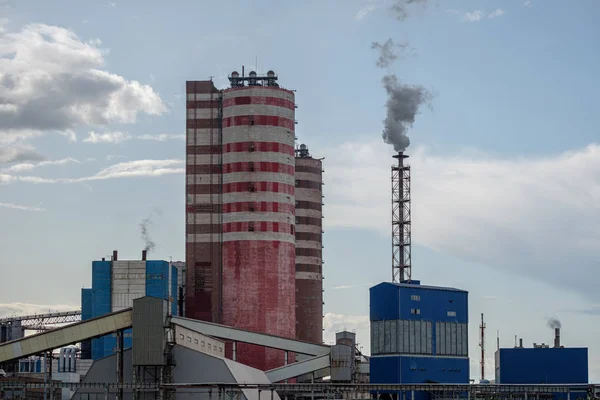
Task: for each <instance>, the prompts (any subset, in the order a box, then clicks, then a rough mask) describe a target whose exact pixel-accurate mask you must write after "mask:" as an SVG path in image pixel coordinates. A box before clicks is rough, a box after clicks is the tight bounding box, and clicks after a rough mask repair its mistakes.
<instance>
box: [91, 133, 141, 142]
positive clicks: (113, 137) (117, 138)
mask: <svg viewBox="0 0 600 400" xmlns="http://www.w3.org/2000/svg"><path fill="white" fill-rule="evenodd" d="M128 139H130V136H129V135H128V134H127V133H125V132H104V133H96V132H94V131H91V132H89V133H88V137H87V138H85V139H84V140H83V141H84V142H87V143H120V142H122V141H124V140H128Z"/></svg>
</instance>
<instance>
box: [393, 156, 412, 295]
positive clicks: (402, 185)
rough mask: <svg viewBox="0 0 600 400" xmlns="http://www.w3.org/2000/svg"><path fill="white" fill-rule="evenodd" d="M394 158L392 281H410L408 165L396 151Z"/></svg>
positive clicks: (403, 157)
mask: <svg viewBox="0 0 600 400" xmlns="http://www.w3.org/2000/svg"><path fill="white" fill-rule="evenodd" d="M394 158H397V159H398V165H392V282H397V283H401V282H410V281H411V260H410V258H411V257H410V255H411V251H410V231H411V223H410V165H408V164H405V163H404V159H405V158H408V156H407V155H405V154H404V153H403V152H398V154H397V155H395V156H394Z"/></svg>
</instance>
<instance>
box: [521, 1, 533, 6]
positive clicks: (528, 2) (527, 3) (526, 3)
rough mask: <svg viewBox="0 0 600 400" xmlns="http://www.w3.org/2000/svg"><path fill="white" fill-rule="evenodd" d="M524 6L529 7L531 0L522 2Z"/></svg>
mask: <svg viewBox="0 0 600 400" xmlns="http://www.w3.org/2000/svg"><path fill="white" fill-rule="evenodd" d="M523 6H524V7H531V0H527V1H526V2H525V3H523Z"/></svg>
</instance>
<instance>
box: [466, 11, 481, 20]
mask: <svg viewBox="0 0 600 400" xmlns="http://www.w3.org/2000/svg"><path fill="white" fill-rule="evenodd" d="M481 18H483V11H481V10H475V11H469V12H466V13H465V15H463V20H464V21H467V22H479V21H481Z"/></svg>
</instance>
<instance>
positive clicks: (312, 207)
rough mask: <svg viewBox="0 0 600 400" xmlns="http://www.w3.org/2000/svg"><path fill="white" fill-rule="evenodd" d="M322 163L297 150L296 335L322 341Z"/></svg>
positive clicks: (301, 146)
mask: <svg viewBox="0 0 600 400" xmlns="http://www.w3.org/2000/svg"><path fill="white" fill-rule="evenodd" d="M322 176H323V165H322V161H321V160H319V159H315V158H312V156H311V155H310V153H309V151H308V147H307V146H306V145H304V144H301V145H300V148H299V149H297V150H296V337H297V338H298V339H300V340H305V341H308V342H313V343H322V342H323V276H322V273H323V268H322V265H323V258H322V253H323V250H322V249H323V231H322V219H323V212H322V211H323V191H322V186H323V178H322Z"/></svg>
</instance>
